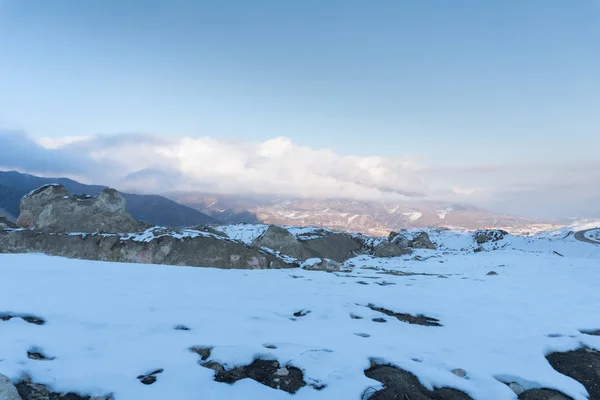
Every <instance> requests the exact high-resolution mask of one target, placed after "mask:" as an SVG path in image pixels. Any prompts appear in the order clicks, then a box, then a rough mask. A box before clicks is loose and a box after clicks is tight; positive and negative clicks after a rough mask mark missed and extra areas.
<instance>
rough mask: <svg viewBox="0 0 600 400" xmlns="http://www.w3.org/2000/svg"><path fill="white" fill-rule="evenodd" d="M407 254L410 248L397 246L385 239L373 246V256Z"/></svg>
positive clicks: (410, 252)
mask: <svg viewBox="0 0 600 400" xmlns="http://www.w3.org/2000/svg"><path fill="white" fill-rule="evenodd" d="M407 254H412V250H411V249H409V248H408V247H401V246H398V245H397V244H395V243H392V242H389V241H387V240H383V241H382V242H381V243H379V244H378V245H377V246H375V257H399V256H404V255H407Z"/></svg>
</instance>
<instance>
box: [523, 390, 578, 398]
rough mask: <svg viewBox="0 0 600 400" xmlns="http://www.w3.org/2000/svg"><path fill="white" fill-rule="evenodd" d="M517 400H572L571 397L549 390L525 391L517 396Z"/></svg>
mask: <svg viewBox="0 0 600 400" xmlns="http://www.w3.org/2000/svg"><path fill="white" fill-rule="evenodd" d="M519 400H573V399H572V398H571V397H569V396H567V395H565V394H562V393H561V392H557V391H556V390H551V389H534V390H526V391H524V392H523V393H521V394H520V395H519Z"/></svg>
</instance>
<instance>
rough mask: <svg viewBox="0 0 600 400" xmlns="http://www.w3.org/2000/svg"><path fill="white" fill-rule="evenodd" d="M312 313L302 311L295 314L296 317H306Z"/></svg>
mask: <svg viewBox="0 0 600 400" xmlns="http://www.w3.org/2000/svg"><path fill="white" fill-rule="evenodd" d="M309 313H310V310H300V311H296V312H295V313H294V317H304V316H306V315H308V314H309Z"/></svg>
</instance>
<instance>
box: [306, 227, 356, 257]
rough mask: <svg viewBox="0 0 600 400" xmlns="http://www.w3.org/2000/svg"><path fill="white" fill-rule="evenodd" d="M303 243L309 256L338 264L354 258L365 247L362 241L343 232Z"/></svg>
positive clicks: (328, 234) (327, 234) (329, 233)
mask: <svg viewBox="0 0 600 400" xmlns="http://www.w3.org/2000/svg"><path fill="white" fill-rule="evenodd" d="M301 243H302V245H303V246H304V248H305V249H307V250H308V252H309V254H313V257H320V258H327V259H330V260H334V261H337V262H344V261H346V260H347V259H348V258H351V257H354V256H355V255H356V254H357V253H358V252H359V251H360V250H361V249H362V247H363V244H362V242H361V241H360V240H358V239H356V238H354V237H352V236H351V235H349V234H347V233H341V232H327V233H326V234H325V235H323V236H321V237H318V238H312V239H308V240H305V241H301Z"/></svg>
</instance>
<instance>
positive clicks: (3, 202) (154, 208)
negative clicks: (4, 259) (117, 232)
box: [0, 171, 215, 227]
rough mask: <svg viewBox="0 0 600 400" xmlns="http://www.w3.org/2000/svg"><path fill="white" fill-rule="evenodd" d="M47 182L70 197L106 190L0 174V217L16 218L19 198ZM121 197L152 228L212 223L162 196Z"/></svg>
mask: <svg viewBox="0 0 600 400" xmlns="http://www.w3.org/2000/svg"><path fill="white" fill-rule="evenodd" d="M49 183H60V184H61V185H64V186H65V187H66V188H67V190H68V191H69V192H70V193H72V194H89V195H91V196H95V195H97V194H98V193H100V192H101V191H102V190H103V189H105V188H106V187H105V186H99V185H85V184H82V183H79V182H77V181H74V180H72V179H68V178H42V177H38V176H34V175H29V174H22V173H20V172H16V171H0V216H1V215H5V216H9V217H11V218H12V219H16V218H17V217H18V215H19V205H20V201H21V197H23V196H24V195H25V194H27V193H29V192H30V191H32V190H34V189H37V188H38V187H40V186H43V185H46V184H49ZM121 194H122V195H123V197H124V198H125V200H126V201H127V211H129V213H130V214H131V215H132V216H133V217H134V218H135V219H137V220H140V221H144V222H147V223H149V224H152V225H160V226H169V227H182V226H193V225H202V224H207V223H212V222H215V221H214V219H213V218H211V217H209V216H208V215H206V214H204V213H202V212H200V211H198V210H195V209H193V208H190V207H187V206H185V205H181V204H178V203H176V202H174V201H173V200H169V199H167V198H166V197H163V196H157V195H138V194H131V193H121ZM3 210H4V213H3Z"/></svg>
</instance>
